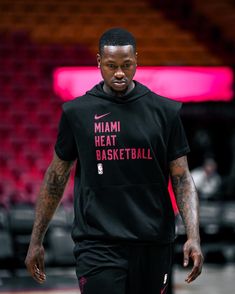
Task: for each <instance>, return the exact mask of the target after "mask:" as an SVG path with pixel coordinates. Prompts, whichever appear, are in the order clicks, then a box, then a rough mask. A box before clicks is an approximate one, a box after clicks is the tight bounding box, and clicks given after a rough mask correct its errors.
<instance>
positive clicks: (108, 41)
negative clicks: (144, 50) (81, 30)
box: [99, 28, 136, 53]
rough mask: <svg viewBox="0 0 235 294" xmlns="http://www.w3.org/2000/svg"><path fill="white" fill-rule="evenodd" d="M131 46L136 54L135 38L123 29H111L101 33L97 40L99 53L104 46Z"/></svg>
mask: <svg viewBox="0 0 235 294" xmlns="http://www.w3.org/2000/svg"><path fill="white" fill-rule="evenodd" d="M125 45H131V46H132V47H133V49H134V52H136V40H135V37H134V36H133V35H132V34H131V33H130V32H128V31H127V30H125V29H123V28H112V29H109V30H107V31H105V32H104V33H103V35H102V36H101V37H100V40H99V52H100V53H102V51H103V49H104V46H125Z"/></svg>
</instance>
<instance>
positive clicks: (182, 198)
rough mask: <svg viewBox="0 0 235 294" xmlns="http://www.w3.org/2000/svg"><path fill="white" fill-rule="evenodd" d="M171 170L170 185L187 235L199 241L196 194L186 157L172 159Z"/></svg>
mask: <svg viewBox="0 0 235 294" xmlns="http://www.w3.org/2000/svg"><path fill="white" fill-rule="evenodd" d="M171 170H173V171H172V172H171V180H172V186H173V190H174V193H175V197H176V202H177V205H178V208H179V212H180V215H181V217H182V219H183V222H184V224H185V229H186V233H187V237H188V239H193V240H198V241H200V236H199V208H198V206H199V205H198V195H197V191H196V188H195V185H194V182H193V179H192V177H191V174H190V172H189V170H188V164H187V159H186V157H182V158H181V159H180V160H175V161H173V162H172V163H171Z"/></svg>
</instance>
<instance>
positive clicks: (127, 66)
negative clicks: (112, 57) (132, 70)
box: [123, 63, 131, 69]
mask: <svg viewBox="0 0 235 294" xmlns="http://www.w3.org/2000/svg"><path fill="white" fill-rule="evenodd" d="M130 66H131V64H130V63H125V64H124V65H123V68H125V69H127V68H129V67H130Z"/></svg>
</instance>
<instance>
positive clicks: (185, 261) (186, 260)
mask: <svg viewBox="0 0 235 294" xmlns="http://www.w3.org/2000/svg"><path fill="white" fill-rule="evenodd" d="M188 263H189V250H188V247H187V246H185V247H184V267H186V266H188Z"/></svg>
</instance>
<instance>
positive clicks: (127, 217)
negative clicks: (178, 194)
mask: <svg viewBox="0 0 235 294" xmlns="http://www.w3.org/2000/svg"><path fill="white" fill-rule="evenodd" d="M86 195H87V196H88V199H87V200H88V202H87V205H86V208H85V217H86V222H87V224H88V226H89V227H90V230H96V231H99V232H102V234H104V235H105V236H107V237H113V238H124V239H127V238H128V239H141V240H143V239H144V240H153V239H154V240H155V239H158V238H161V237H163V235H164V231H165V230H167V231H168V232H167V234H168V233H171V230H170V232H169V228H170V227H171V226H172V220H173V219H172V217H173V218H174V213H173V210H172V206H171V202H170V198H169V196H168V193H167V191H163V189H162V187H161V186H160V185H159V183H154V184H150V185H145V184H138V185H120V186H104V187H99V188H98V187H86Z"/></svg>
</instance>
